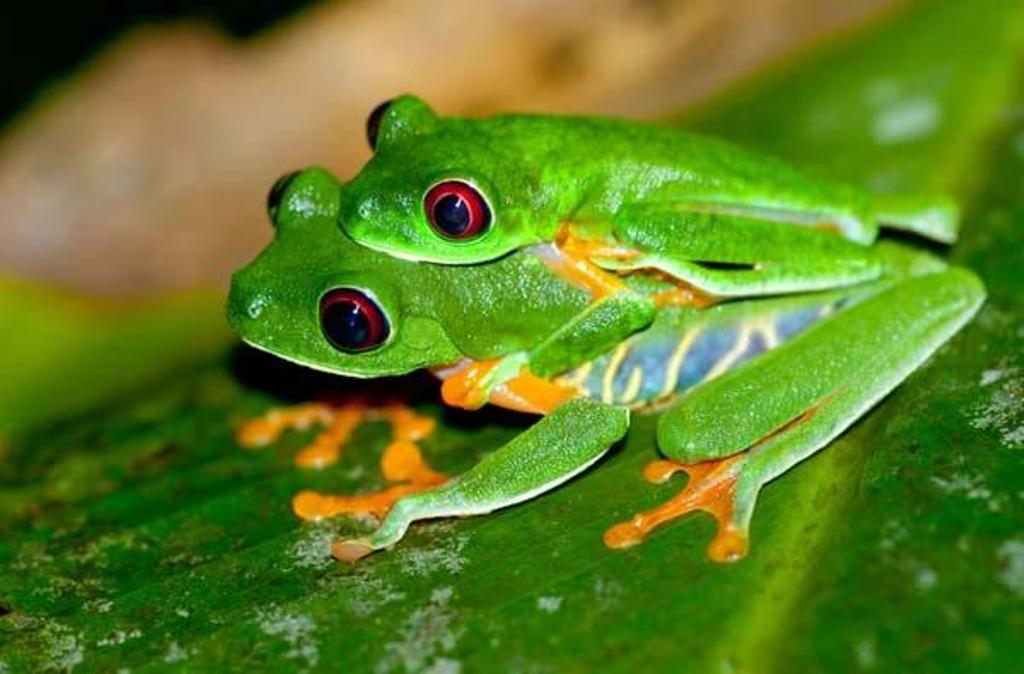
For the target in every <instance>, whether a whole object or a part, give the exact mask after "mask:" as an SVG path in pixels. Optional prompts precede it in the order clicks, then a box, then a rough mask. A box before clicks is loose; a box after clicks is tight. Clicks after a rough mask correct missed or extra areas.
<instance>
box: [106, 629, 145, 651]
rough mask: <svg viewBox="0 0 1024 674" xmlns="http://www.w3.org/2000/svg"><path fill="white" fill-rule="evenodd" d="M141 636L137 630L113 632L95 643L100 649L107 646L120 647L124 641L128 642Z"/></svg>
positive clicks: (140, 632)
mask: <svg viewBox="0 0 1024 674" xmlns="http://www.w3.org/2000/svg"><path fill="white" fill-rule="evenodd" d="M141 636H142V631H141V630H139V629H133V630H129V631H128V632H125V631H124V630H114V632H112V633H111V634H109V635H107V636H105V637H103V638H102V639H100V640H99V641H97V642H96V645H97V646H99V647H101V648H104V647H107V646H120V645H121V644H123V643H124V642H126V641H130V640H131V639H138V638H139V637H141Z"/></svg>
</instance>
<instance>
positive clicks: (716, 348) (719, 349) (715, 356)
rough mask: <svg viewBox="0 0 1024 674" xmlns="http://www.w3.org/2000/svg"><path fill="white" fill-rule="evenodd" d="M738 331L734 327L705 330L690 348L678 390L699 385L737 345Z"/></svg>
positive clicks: (684, 362)
mask: <svg viewBox="0 0 1024 674" xmlns="http://www.w3.org/2000/svg"><path fill="white" fill-rule="evenodd" d="M736 338H737V329H736V327H734V326H730V327H727V328H717V329H711V330H705V331H704V332H702V333H701V334H700V335H698V336H697V339H696V340H695V341H694V343H693V344H692V345H691V346H690V350H689V351H688V352H687V354H686V357H685V358H683V367H682V369H680V371H679V379H678V380H677V381H676V390H677V391H685V390H686V389H688V388H690V387H691V386H694V385H696V384H699V383H700V382H701V381H702V380H703V379H704V377H706V376H707V374H708V372H710V371H711V368H713V367H714V366H715V363H717V362H718V361H720V360H721V359H722V356H724V355H725V354H727V353H728V352H729V349H731V348H732V347H733V346H734V345H735V344H736Z"/></svg>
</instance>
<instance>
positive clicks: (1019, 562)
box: [996, 540, 1024, 597]
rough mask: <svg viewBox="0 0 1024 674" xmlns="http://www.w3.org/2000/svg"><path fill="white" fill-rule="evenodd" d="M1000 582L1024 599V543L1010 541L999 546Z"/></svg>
mask: <svg viewBox="0 0 1024 674" xmlns="http://www.w3.org/2000/svg"><path fill="white" fill-rule="evenodd" d="M996 556H997V557H998V558H999V564H1000V570H999V581H1000V582H1001V583H1002V584H1003V585H1005V586H1006V587H1007V589H1009V590H1010V591H1011V592H1013V593H1014V594H1015V595H1017V596H1018V597H1024V541H1022V540H1010V541H1006V542H1005V543H1003V544H1002V545H1000V546H999V550H997V551H996Z"/></svg>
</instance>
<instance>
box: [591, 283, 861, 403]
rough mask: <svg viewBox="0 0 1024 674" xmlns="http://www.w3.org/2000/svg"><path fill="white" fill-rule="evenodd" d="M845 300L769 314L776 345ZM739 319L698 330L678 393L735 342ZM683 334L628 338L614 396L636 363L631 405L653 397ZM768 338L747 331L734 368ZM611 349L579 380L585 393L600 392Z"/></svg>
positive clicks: (760, 350)
mask: <svg viewBox="0 0 1024 674" xmlns="http://www.w3.org/2000/svg"><path fill="white" fill-rule="evenodd" d="M847 303H848V302H846V301H838V302H836V301H834V302H832V303H831V304H826V303H823V304H818V305H814V306H809V307H804V308H801V309H797V310H795V311H791V312H788V313H784V314H780V315H777V316H775V317H774V319H773V320H774V321H775V331H776V335H777V337H778V342H779V344H781V343H783V342H785V341H786V340H787V339H789V338H791V337H793V336H794V335H796V334H797V333H799V332H801V331H803V330H804V329H806V328H808V327H809V326H811V325H813V324H814V323H815V322H817V321H818V320H819V319H821V317H822V312H823V311H824V310H825V309H826V308H831V309H832V310H833V311H835V310H838V309H840V308H842V307H843V306H844V305H846V304H847ZM742 326H743V323H742V322H740V321H737V322H736V323H733V324H722V325H719V326H717V327H707V326H705V327H704V328H703V329H701V328H695V329H699V330H701V332H700V333H699V334H698V335H697V337H696V339H694V341H693V343H692V344H691V345H690V349H689V351H687V352H686V354H685V355H684V356H683V362H682V366H681V367H680V371H679V376H678V377H677V378H676V388H675V391H676V392H677V393H681V392H683V391H685V390H687V389H689V388H691V387H693V386H696V385H697V384H699V383H701V382H702V381H704V379H705V378H706V377H707V375H708V373H709V372H710V371H711V370H712V368H714V367H715V364H716V363H718V362H719V361H721V360H722V358H723V357H724V356H725V355H726V354H727V353H729V351H730V350H731V349H732V348H733V347H734V346H735V345H736V341H737V339H738V338H739V332H740V329H741V327H742ZM684 337H685V334H684V333H682V332H680V333H666V332H662V331H658V332H653V333H640V334H638V335H636V336H634V337H633V338H632V339H630V340H629V350H628V351H627V352H626V357H625V358H623V360H622V363H621V364H620V365H619V369H618V371H617V372H616V373H615V378H614V380H613V382H612V391H613V393H614V398H615V400H616V401H619V400H621V399H622V397H623V394H624V393H625V392H626V388H627V387H628V385H629V379H630V376H631V375H632V373H633V370H634V369H636V368H640V372H641V374H642V379H641V384H640V390H639V392H638V393H637V396H636V397H635V398H634V399H633V401H632V402H631V403H630V404H631V405H633V406H643V405H644V404H647V403H651V402H654V401H655V400H656V399H657V398H658V397H659V396H660V395H661V392H662V389H663V388H664V386H665V380H666V378H667V376H668V374H669V373H668V372H667V370H666V368H667V367H668V364H669V360H670V359H671V357H672V354H673V353H675V351H676V349H677V348H678V347H679V344H680V342H681V340H682V339H683V338H684ZM767 346H768V345H767V343H766V340H765V337H764V335H763V334H762V333H761V332H760V331H755V332H753V333H751V335H750V342H749V344H748V345H747V348H746V350H745V351H744V352H743V353H742V354H740V356H739V357H738V358H737V359H736V361H735V363H734V364H733V367H736V366H738V365H740V364H742V363H745V362H747V361H750V360H752V359H754V358H756V357H757V356H759V355H761V354H762V353H764V352H765V351H766V350H767ZM614 353H615V350H614V349H612V350H611V351H609V352H607V353H605V354H602V355H601V356H599V357H597V358H596V359H594V361H593V367H592V368H591V370H590V373H589V374H588V375H587V378H586V379H585V380H584V381H583V382H582V385H583V386H584V387H585V388H586V389H587V390H588V391H589V392H590V396H591V397H593V398H597V399H600V398H601V395H602V391H603V382H604V376H605V373H606V372H607V370H608V366H609V364H610V363H611V359H612V356H613V355H614Z"/></svg>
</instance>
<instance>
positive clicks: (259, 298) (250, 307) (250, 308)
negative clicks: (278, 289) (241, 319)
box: [245, 294, 270, 320]
mask: <svg viewBox="0 0 1024 674" xmlns="http://www.w3.org/2000/svg"><path fill="white" fill-rule="evenodd" d="M269 303H270V298H268V297H267V296H266V295H264V294H259V295H256V296H255V297H253V298H252V299H250V300H249V301H248V302H247V303H246V305H245V313H246V315H247V316H249V318H251V319H253V320H256V319H257V318H259V317H260V315H261V314H262V313H263V310H264V309H265V308H266V306H267V305H268V304H269Z"/></svg>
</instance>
